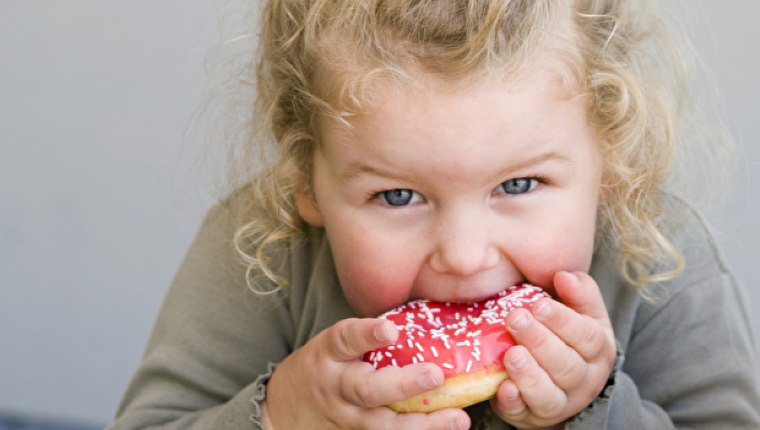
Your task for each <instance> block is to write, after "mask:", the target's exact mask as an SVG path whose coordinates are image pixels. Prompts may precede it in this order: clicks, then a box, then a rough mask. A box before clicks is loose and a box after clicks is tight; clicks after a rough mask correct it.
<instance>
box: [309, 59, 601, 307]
mask: <svg viewBox="0 0 760 430" xmlns="http://www.w3.org/2000/svg"><path fill="white" fill-rule="evenodd" d="M421 81H422V82H423V83H420V84H418V85H416V86H411V85H409V86H403V87H402V86H400V85H399V84H395V85H392V84H384V85H380V86H379V87H378V88H376V89H377V91H376V92H375V93H374V94H375V97H374V98H373V102H372V105H371V109H369V110H368V112H367V113H366V114H365V115H362V116H360V117H358V118H355V119H352V120H351V124H352V125H353V128H352V130H350V131H349V130H348V129H346V128H345V127H344V126H342V125H340V124H339V123H338V122H337V121H334V120H330V119H325V120H324V121H322V123H321V127H322V128H321V131H322V135H321V137H322V143H323V144H322V145H321V147H320V148H319V149H318V150H317V151H316V154H315V158H314V170H313V171H314V178H313V191H314V200H311V199H310V198H308V197H306V196H305V195H299V196H297V204H298V208H299V212H300V214H301V215H302V216H303V217H304V219H305V220H306V221H307V222H309V223H311V224H314V225H321V226H324V227H325V229H326V232H327V235H328V238H329V240H330V244H331V247H332V252H333V255H334V258H335V264H336V269H337V272H338V276H339V279H340V282H341V285H342V288H343V290H344V293H345V295H346V297H347V298H348V300H349V303H350V304H351V305H352V306H353V307H354V309H355V310H356V311H357V312H358V313H359V314H360V315H364V316H375V315H377V314H379V313H380V312H383V311H385V310H387V309H389V308H391V307H394V306H396V305H399V304H401V303H403V302H406V301H407V300H409V299H413V298H420V297H424V298H428V299H433V300H440V301H474V300H479V299H482V298H485V297H487V296H490V295H492V294H494V293H496V292H498V291H501V290H503V289H504V288H506V287H508V286H511V285H513V284H517V283H520V282H523V281H527V282H530V283H533V284H536V285H539V286H542V287H545V288H547V289H549V290H551V289H552V278H553V275H554V273H555V272H557V271H559V270H583V271H586V270H588V269H589V266H590V263H591V256H592V248H593V242H594V230H595V223H596V209H597V201H598V198H599V192H600V181H601V158H600V154H599V152H598V148H597V142H596V137H595V134H594V132H593V130H592V128H591V127H590V125H589V124H588V122H587V120H586V100H585V99H584V97H583V96H575V97H572V96H569V95H568V91H567V89H566V88H565V87H564V86H563V85H562V84H561V83H560V81H559V79H554V78H552V77H551V76H548V75H543V74H534V75H531V76H530V77H528V78H525V79H521V80H519V81H515V82H502V81H498V80H487V79H483V80H482V81H479V82H477V83H476V84H474V85H468V86H466V87H464V86H460V87H456V89H452V88H451V87H450V86H448V85H447V84H446V83H444V82H442V81H440V80H436V79H433V78H427V79H424V80H421Z"/></svg>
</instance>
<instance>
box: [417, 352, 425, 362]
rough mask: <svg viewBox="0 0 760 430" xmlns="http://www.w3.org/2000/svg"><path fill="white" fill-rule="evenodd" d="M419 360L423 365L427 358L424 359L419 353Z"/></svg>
mask: <svg viewBox="0 0 760 430" xmlns="http://www.w3.org/2000/svg"><path fill="white" fill-rule="evenodd" d="M417 359H419V360H420V362H421V363H422V362H424V361H425V357H423V356H422V354H420V353H419V352H418V353H417Z"/></svg>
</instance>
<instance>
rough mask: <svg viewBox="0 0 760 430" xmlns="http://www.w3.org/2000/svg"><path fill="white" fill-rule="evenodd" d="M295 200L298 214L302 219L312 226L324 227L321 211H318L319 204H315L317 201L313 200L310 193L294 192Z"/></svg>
mask: <svg viewBox="0 0 760 430" xmlns="http://www.w3.org/2000/svg"><path fill="white" fill-rule="evenodd" d="M295 201H296V209H297V210H298V215H301V218H303V220H304V221H306V222H307V223H309V224H311V225H313V226H314V227H324V223H323V222H322V213H321V212H320V211H319V206H318V205H317V201H316V200H314V196H313V195H312V193H308V192H301V193H296V195H295Z"/></svg>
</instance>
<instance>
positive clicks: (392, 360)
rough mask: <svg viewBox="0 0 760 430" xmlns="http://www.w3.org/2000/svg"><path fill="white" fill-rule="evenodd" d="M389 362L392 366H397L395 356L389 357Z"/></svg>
mask: <svg viewBox="0 0 760 430" xmlns="http://www.w3.org/2000/svg"><path fill="white" fill-rule="evenodd" d="M391 364H392V365H394V366H396V367H398V363H396V359H395V358H391Z"/></svg>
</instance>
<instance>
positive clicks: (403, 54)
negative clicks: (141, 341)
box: [111, 0, 760, 430]
mask: <svg viewBox="0 0 760 430" xmlns="http://www.w3.org/2000/svg"><path fill="white" fill-rule="evenodd" d="M651 8H652V4H651V2H649V1H642V0H637V1H635V2H634V1H614V0H595V1H592V0H587V1H583V0H575V1H571V0H564V1H556V0H543V1H541V0H524V1H520V0H511V1H510V0H489V1H485V0H483V1H477V0H471V1H453V0H440V1H419V0H417V1H412V0H270V1H268V2H267V4H266V6H265V8H264V10H263V15H262V17H261V35H260V38H261V39H260V40H261V53H260V58H259V63H258V71H257V85H258V87H257V89H258V101H259V103H260V106H262V107H263V114H262V115H261V116H259V118H264V119H265V121H266V123H267V124H268V125H267V127H266V129H267V130H268V132H271V134H272V137H273V139H270V140H265V139H261V138H257V139H251V140H250V142H249V143H250V145H253V147H256V148H261V150H262V152H263V153H264V154H265V157H264V159H266V160H267V163H266V164H264V165H263V166H264V167H263V168H260V171H259V172H258V173H256V174H255V175H254V176H252V177H251V178H250V180H249V183H248V185H246V186H245V187H242V188H240V189H238V190H237V191H236V192H235V193H233V194H232V195H231V196H230V197H229V198H227V199H226V200H225V201H224V202H223V203H221V204H219V205H218V206H216V207H215V208H214V209H213V210H212V211H211V212H210V214H209V215H208V217H207V218H206V220H205V222H204V224H203V226H202V227H201V229H200V232H199V233H198V236H197V238H196V240H195V242H194V243H193V245H192V247H191V249H190V251H189V254H188V255H187V257H186V259H185V262H184V264H183V265H182V267H181V269H180V271H179V273H178V275H177V277H176V279H175V281H174V284H173V286H172V288H171V290H170V291H169V293H168V296H167V298H166V301H165V303H164V306H163V308H162V310H161V313H160V315H159V318H158V321H157V323H156V326H155V329H154V332H153V334H152V337H151V339H150V342H149V344H148V347H147V352H146V354H145V357H144V361H143V363H142V365H141V366H140V369H139V370H138V372H137V374H136V376H135V377H134V380H133V381H132V383H131V385H130V387H129V389H128V391H127V392H126V394H125V397H124V399H123V402H122V405H121V407H120V409H119V411H118V417H117V419H116V421H115V422H114V423H113V425H112V427H111V428H113V429H137V428H147V427H150V428H177V429H179V428H182V429H188V428H192V429H227V428H229V429H232V428H235V429H245V428H265V429H268V430H271V429H277V430H282V429H330V428H367V429H371V428H392V429H405V428H409V429H415V430H416V429H439V428H440V429H444V428H445V429H465V428H480V429H502V428H565V429H603V428H619V429H660V428H676V427H684V428H685V427H688V428H705V429H715V428H720V429H729V428H745V429H750V428H753V429H756V428H760V415H759V412H758V411H760V390H759V389H758V382H757V379H756V378H757V370H758V369H757V364H756V361H757V359H756V356H755V354H756V352H755V346H754V345H753V344H752V337H751V335H750V333H749V324H748V321H747V309H746V307H745V303H744V302H743V299H742V292H741V289H740V288H739V286H737V284H736V282H735V281H734V279H733V278H732V276H731V275H730V273H729V272H728V271H727V269H726V267H725V265H724V264H723V263H722V261H721V259H720V257H719V256H718V253H717V251H716V249H715V246H714V244H713V241H712V239H711V237H710V236H709V234H708V233H707V231H706V229H705V227H704V225H703V224H702V222H701V221H700V219H699V218H698V217H697V215H696V214H695V213H694V212H693V211H691V210H690V209H689V208H688V206H686V205H685V204H684V203H683V202H682V201H681V200H679V199H678V198H676V197H674V196H672V195H670V194H668V193H666V192H665V191H664V189H665V180H666V178H667V177H668V173H669V170H670V165H671V159H672V158H673V154H674V151H675V150H676V147H675V144H676V141H677V139H676V135H675V131H676V130H675V124H676V123H677V122H678V108H679V102H680V101H682V99H681V98H680V94H679V91H680V90H679V88H680V87H679V86H678V85H679V84H680V82H681V78H683V76H681V75H680V74H679V73H678V72H677V70H678V61H679V59H678V57H677V54H675V52H677V51H673V50H670V49H667V48H669V47H670V46H671V45H670V44H669V43H667V40H666V39H661V38H659V37H660V36H659V35H660V34H661V30H662V27H661V23H660V22H659V20H658V19H657V14H656V13H655V11H653V10H651ZM663 65H664V66H663ZM668 71H669V73H665V72H668ZM270 141H271V143H273V146H266V145H265V143H266V142H270ZM248 153H251V151H248ZM239 161H243V162H246V163H247V162H252V161H253V160H252V159H251V158H246V159H244V160H239ZM260 166H261V165H260ZM240 256H242V257H243V260H244V264H240V263H239V257H240ZM521 282H530V283H532V284H535V285H539V286H542V287H543V288H544V289H545V290H547V291H548V292H550V294H551V295H552V296H553V298H554V299H543V300H542V301H540V302H538V303H537V304H536V305H535V307H534V308H533V310H532V311H527V310H521V311H515V312H512V313H511V314H510V316H509V318H508V320H507V322H506V327H505V330H509V332H510V333H511V334H512V336H513V337H514V338H515V340H516V341H517V342H518V344H519V345H518V346H516V347H513V348H512V349H510V350H509V351H508V352H507V353H506V354H505V356H504V365H505V367H506V369H507V372H508V374H509V378H508V379H507V380H506V381H505V382H504V383H502V385H501V387H500V388H499V391H498V394H497V396H496V397H495V398H494V399H493V400H491V401H490V402H484V403H481V404H478V405H474V406H472V407H469V408H467V410H460V409H448V410H443V411H438V412H435V413H429V414H421V413H411V414H397V413H395V412H393V411H391V410H390V409H388V408H386V407H384V406H383V405H386V404H388V403H391V402H395V401H399V400H402V399H405V398H408V397H411V396H413V395H416V394H418V393H421V392H424V391H427V390H429V389H431V388H434V387H437V386H439V385H441V384H442V383H443V373H442V371H441V369H440V368H438V367H437V366H436V365H434V364H431V363H419V364H414V365H410V366H406V367H401V368H399V367H389V368H384V369H381V370H374V369H373V368H372V366H371V365H369V364H367V363H363V362H362V361H361V360H360V357H361V356H362V355H363V354H364V353H365V352H366V351H368V350H371V349H374V348H376V347H380V346H384V345H388V344H391V343H392V342H393V341H394V340H395V339H396V336H397V335H398V332H397V330H396V328H395V326H394V325H393V324H391V323H389V322H387V321H383V320H380V319H376V318H374V317H376V316H377V315H379V314H380V313H382V312H383V311H385V310H388V309H390V308H393V307H395V306H398V305H400V304H403V303H405V302H407V301H409V300H411V299H415V298H427V299H432V300H438V301H449V302H471V301H477V300H480V299H482V298H484V297H487V296H490V295H492V294H495V293H497V292H499V291H501V290H503V289H505V288H506V287H508V286H511V285H513V284H518V283H521Z"/></svg>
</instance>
